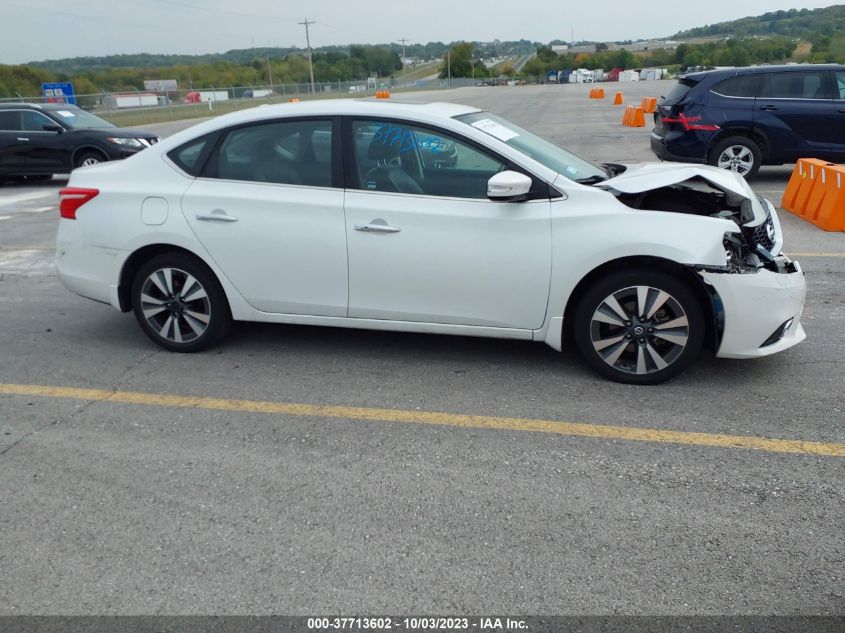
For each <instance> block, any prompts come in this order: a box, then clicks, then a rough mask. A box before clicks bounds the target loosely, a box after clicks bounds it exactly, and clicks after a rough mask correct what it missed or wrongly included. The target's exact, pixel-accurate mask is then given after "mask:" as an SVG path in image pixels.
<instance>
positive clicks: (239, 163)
mask: <svg viewBox="0 0 845 633" xmlns="http://www.w3.org/2000/svg"><path fill="white" fill-rule="evenodd" d="M204 175H207V176H209V177H212V178H221V179H225V180H245V181H250V182H266V183H274V184H282V185H308V186H312V187H331V186H332V122H331V121H328V120H309V121H274V122H272V123H260V124H257V125H250V126H248V127H242V128H236V129H234V130H231V131H229V132H228V133H227V134H226V136H225V138H224V139H223V142H222V143H221V144H220V147H219V148H218V149H217V152H216V154H215V155H213V156H212V157H211V158H210V160H209V162H208V165H207V166H206V170H205V173H204Z"/></svg>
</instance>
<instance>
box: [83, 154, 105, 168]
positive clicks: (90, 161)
mask: <svg viewBox="0 0 845 633" xmlns="http://www.w3.org/2000/svg"><path fill="white" fill-rule="evenodd" d="M101 162H102V161H101V160H100V159H99V158H97V157H96V156H88V157H87V158H85V159H84V160H83V161H82V162H81V163H80V165H81V166H82V167H90V166H91V165H99V164H100V163H101Z"/></svg>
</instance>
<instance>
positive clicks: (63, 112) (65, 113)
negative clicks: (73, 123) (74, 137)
mask: <svg viewBox="0 0 845 633" xmlns="http://www.w3.org/2000/svg"><path fill="white" fill-rule="evenodd" d="M58 114H60V115H61V116H63V117H65V118H66V119H67V118H69V117H74V116H76V115H75V114H74V113H73V112H71V111H70V110H59V112H58Z"/></svg>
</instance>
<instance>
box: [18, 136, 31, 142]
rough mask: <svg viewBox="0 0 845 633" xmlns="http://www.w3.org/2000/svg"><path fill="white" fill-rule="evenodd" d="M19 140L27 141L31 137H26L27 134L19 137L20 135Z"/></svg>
mask: <svg viewBox="0 0 845 633" xmlns="http://www.w3.org/2000/svg"><path fill="white" fill-rule="evenodd" d="M18 140H19V141H27V142H29V139H28V138H26V137H25V136H19V137H18Z"/></svg>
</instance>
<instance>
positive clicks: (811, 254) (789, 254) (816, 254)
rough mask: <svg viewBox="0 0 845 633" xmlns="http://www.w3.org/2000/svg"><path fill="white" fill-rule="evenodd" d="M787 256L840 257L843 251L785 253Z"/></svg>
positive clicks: (843, 256)
mask: <svg viewBox="0 0 845 633" xmlns="http://www.w3.org/2000/svg"><path fill="white" fill-rule="evenodd" d="M787 255H788V256H789V257H842V258H845V253H787Z"/></svg>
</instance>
